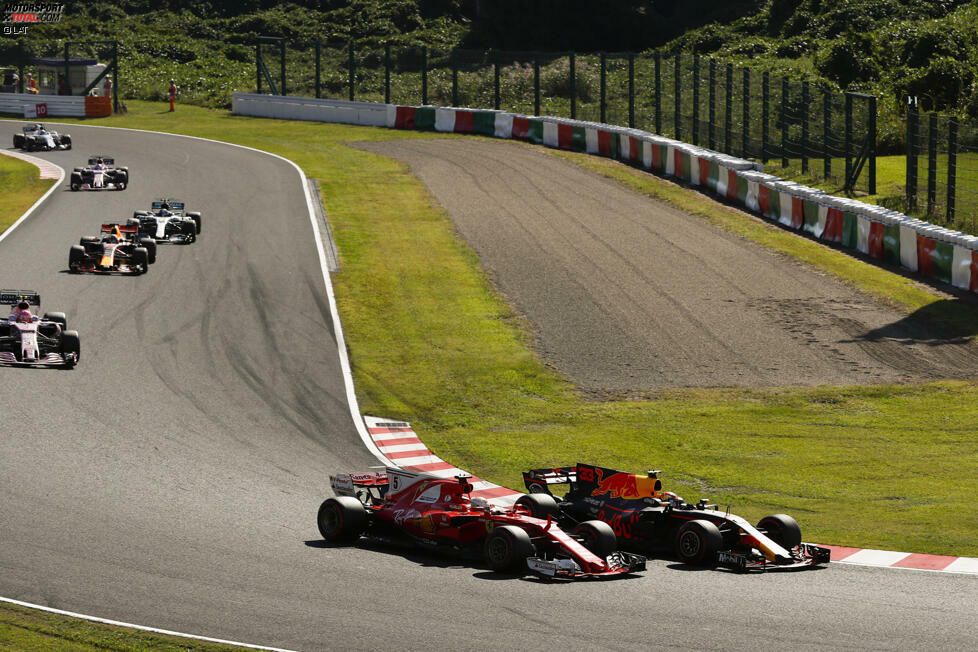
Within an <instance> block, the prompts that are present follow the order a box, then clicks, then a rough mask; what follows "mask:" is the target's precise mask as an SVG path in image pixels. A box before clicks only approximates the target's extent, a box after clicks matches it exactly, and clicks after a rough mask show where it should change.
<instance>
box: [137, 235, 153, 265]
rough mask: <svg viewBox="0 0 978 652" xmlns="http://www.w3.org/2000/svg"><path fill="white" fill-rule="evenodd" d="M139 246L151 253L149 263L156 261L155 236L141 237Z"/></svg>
mask: <svg viewBox="0 0 978 652" xmlns="http://www.w3.org/2000/svg"><path fill="white" fill-rule="evenodd" d="M139 246H140V247H143V248H144V249H146V251H147V252H148V253H149V264H150V265H152V264H153V263H155V262H156V240H154V239H153V238H140V239H139Z"/></svg>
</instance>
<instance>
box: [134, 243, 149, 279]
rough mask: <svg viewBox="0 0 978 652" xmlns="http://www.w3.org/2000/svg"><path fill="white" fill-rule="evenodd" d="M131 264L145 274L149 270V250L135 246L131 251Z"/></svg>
mask: <svg viewBox="0 0 978 652" xmlns="http://www.w3.org/2000/svg"><path fill="white" fill-rule="evenodd" d="M132 264H133V265H134V266H135V267H139V268H140V270H141V272H142V273H143V274H145V273H146V272H148V271H149V251H147V250H146V247H136V248H135V249H134V250H133V252H132Z"/></svg>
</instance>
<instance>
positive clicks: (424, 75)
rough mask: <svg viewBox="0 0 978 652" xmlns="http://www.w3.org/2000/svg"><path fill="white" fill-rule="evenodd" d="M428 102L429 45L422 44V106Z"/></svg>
mask: <svg viewBox="0 0 978 652" xmlns="http://www.w3.org/2000/svg"><path fill="white" fill-rule="evenodd" d="M427 104H428V46H426V45H422V46H421V106H426V105H427Z"/></svg>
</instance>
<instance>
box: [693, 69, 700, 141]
mask: <svg viewBox="0 0 978 652" xmlns="http://www.w3.org/2000/svg"><path fill="white" fill-rule="evenodd" d="M693 144H694V145H699V144H700V55H698V54H694V55H693Z"/></svg>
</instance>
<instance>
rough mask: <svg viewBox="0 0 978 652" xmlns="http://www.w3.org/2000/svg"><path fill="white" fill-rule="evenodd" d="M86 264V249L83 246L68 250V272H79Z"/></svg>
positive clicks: (72, 246)
mask: <svg viewBox="0 0 978 652" xmlns="http://www.w3.org/2000/svg"><path fill="white" fill-rule="evenodd" d="M84 262H85V248H84V247H82V246H81V245H71V249H69V250H68V270H69V271H72V272H77V271H78V268H79V267H80V266H81V265H82V263H84Z"/></svg>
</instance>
